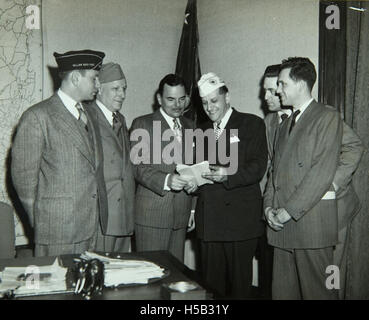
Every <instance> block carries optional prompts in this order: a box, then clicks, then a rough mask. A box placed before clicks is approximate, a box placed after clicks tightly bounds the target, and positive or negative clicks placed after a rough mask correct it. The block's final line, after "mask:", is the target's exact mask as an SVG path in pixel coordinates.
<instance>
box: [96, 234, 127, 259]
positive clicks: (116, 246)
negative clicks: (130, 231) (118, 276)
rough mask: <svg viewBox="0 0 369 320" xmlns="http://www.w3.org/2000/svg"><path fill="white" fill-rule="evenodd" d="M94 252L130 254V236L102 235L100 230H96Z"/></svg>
mask: <svg viewBox="0 0 369 320" xmlns="http://www.w3.org/2000/svg"><path fill="white" fill-rule="evenodd" d="M95 250H96V251H102V252H122V253H124V252H130V250H131V236H109V235H103V234H102V232H101V228H98V231H97V238H96V249H95Z"/></svg>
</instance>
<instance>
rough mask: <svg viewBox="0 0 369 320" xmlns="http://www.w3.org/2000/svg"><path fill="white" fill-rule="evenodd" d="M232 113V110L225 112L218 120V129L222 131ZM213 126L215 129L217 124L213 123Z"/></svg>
mask: <svg viewBox="0 0 369 320" xmlns="http://www.w3.org/2000/svg"><path fill="white" fill-rule="evenodd" d="M232 112H233V109H232V108H229V109H228V110H227V112H226V113H225V114H224V116H223V118H222V119H221V120H220V125H219V128H220V129H221V130H224V128H225V126H226V125H227V123H228V120H229V118H230V117H231V114H232ZM213 126H214V128H215V127H216V126H217V123H216V122H213Z"/></svg>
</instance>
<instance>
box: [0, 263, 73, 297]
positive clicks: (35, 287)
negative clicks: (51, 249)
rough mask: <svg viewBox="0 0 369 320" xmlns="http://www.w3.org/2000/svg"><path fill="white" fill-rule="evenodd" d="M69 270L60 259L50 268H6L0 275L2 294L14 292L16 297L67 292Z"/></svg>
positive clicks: (0, 290)
mask: <svg viewBox="0 0 369 320" xmlns="http://www.w3.org/2000/svg"><path fill="white" fill-rule="evenodd" d="M66 273H67V268H63V267H61V266H60V264H59V261H58V259H55V262H54V263H53V264H52V265H48V266H28V267H6V268H5V269H4V271H3V272H1V273H0V278H1V283H0V293H1V292H5V291H8V290H14V294H15V296H22V295H40V294H46V293H53V292H63V291H66V290H67V285H66V282H65V276H66Z"/></svg>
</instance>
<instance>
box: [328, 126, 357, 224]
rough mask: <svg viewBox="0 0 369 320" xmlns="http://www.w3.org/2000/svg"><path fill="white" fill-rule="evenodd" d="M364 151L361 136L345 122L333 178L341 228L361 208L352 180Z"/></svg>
mask: <svg viewBox="0 0 369 320" xmlns="http://www.w3.org/2000/svg"><path fill="white" fill-rule="evenodd" d="M363 152H364V148H363V144H362V142H361V140H360V138H359V137H358V136H357V135H356V133H355V131H354V130H352V129H351V128H350V127H349V126H348V125H347V124H346V123H345V122H343V135H342V146H341V153H340V160H339V163H338V168H337V171H336V174H335V176H334V179H333V182H334V183H335V184H336V185H337V186H338V190H337V210H338V228H339V230H341V229H342V228H344V227H346V226H347V225H348V224H349V223H350V221H351V220H352V218H353V217H354V216H355V215H356V214H357V213H358V212H359V209H360V201H359V198H358V196H357V194H356V192H355V190H354V187H353V185H352V183H351V181H352V176H353V174H354V173H355V171H356V169H357V167H358V165H359V162H360V159H361V156H362V154H363Z"/></svg>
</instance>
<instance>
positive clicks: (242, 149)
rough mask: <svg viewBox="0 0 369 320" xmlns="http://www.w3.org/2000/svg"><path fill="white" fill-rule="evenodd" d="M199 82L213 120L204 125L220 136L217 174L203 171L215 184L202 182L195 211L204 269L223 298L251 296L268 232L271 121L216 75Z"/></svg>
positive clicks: (214, 170)
mask: <svg viewBox="0 0 369 320" xmlns="http://www.w3.org/2000/svg"><path fill="white" fill-rule="evenodd" d="M198 87H199V93H200V97H201V99H202V104H203V108H204V111H205V113H206V114H207V116H208V117H209V120H210V121H208V122H206V123H204V124H203V125H201V126H200V128H201V129H202V130H203V131H207V130H214V137H215V139H216V142H214V141H213V143H210V142H208V145H206V143H205V160H209V162H211V161H212V159H211V158H210V157H209V156H208V155H210V154H217V157H216V161H215V163H214V161H213V163H210V164H211V166H210V169H211V173H208V174H203V177H205V178H207V179H210V180H212V181H213V182H214V184H206V185H203V186H201V187H200V190H199V198H198V201H197V206H196V211H195V221H196V230H197V236H198V237H199V238H200V240H201V241H200V242H201V265H202V273H203V277H204V279H205V281H206V283H207V284H208V285H209V286H210V287H211V288H212V289H213V290H214V291H215V292H216V293H217V294H218V297H221V298H224V297H228V298H233V299H248V298H250V294H251V284H252V259H253V256H254V255H255V250H256V245H257V239H258V237H260V236H261V235H262V234H263V232H264V225H263V223H262V221H261V217H262V197H261V192H260V186H259V182H260V180H261V179H262V177H263V175H264V172H265V169H266V165H267V143H266V137H265V125H264V122H263V120H262V119H260V118H259V117H257V116H255V115H252V114H248V113H241V112H238V111H236V110H235V109H233V108H231V106H230V95H229V92H228V88H227V87H226V85H225V83H224V82H223V81H222V80H221V79H220V78H219V77H218V76H217V75H216V74H214V73H208V74H205V75H203V76H202V77H201V79H200V80H199V82H198ZM235 129H237V130H238V131H237V134H234V131H233V130H235ZM231 130H232V131H233V132H232V131H231ZM232 133H233V134H232ZM208 140H210V139H208ZM232 144H237V150H238V152H237V153H236V155H235V159H232V153H231V157H230V161H229V164H224V163H221V161H220V159H219V158H220V157H221V156H223V158H224V155H225V153H226V152H227V153H229V150H230V148H231V146H232ZM233 146H234V145H233ZM212 148H215V149H216V150H215V151H216V153H215V151H214V150H211V149H212ZM206 152H208V154H206ZM232 161H233V162H236V163H238V166H237V169H236V172H234V170H231V169H230V168H231V162H232ZM232 171H233V172H232Z"/></svg>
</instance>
